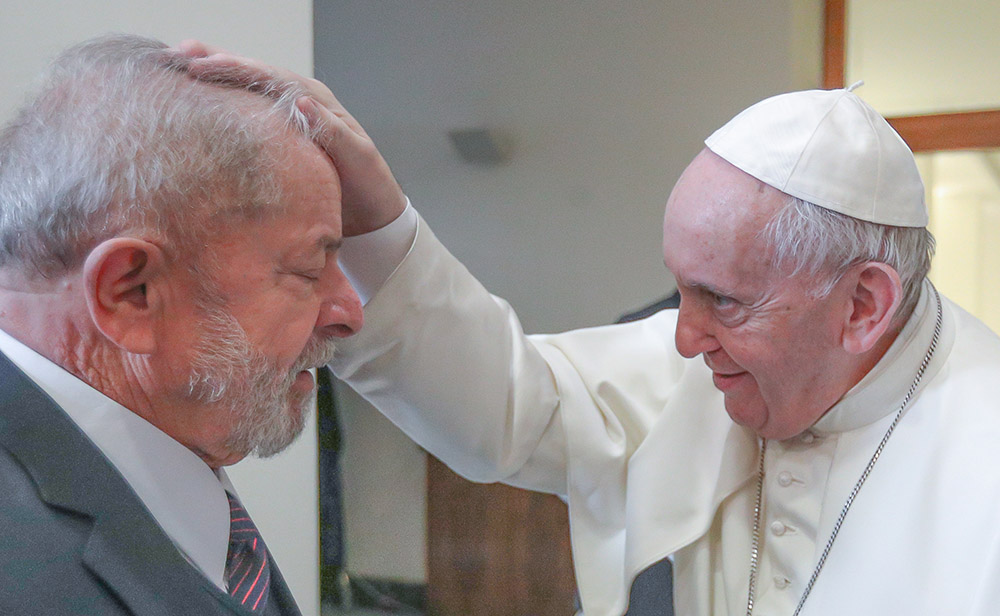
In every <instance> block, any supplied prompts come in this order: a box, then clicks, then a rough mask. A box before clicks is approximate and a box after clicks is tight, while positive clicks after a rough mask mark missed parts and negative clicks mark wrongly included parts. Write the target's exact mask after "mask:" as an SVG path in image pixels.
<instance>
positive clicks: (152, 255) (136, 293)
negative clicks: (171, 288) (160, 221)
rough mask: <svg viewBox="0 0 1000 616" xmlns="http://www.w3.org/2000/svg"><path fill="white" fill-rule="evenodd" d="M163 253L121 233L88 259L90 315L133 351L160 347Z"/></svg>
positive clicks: (86, 275)
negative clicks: (157, 328) (158, 338)
mask: <svg viewBox="0 0 1000 616" xmlns="http://www.w3.org/2000/svg"><path fill="white" fill-rule="evenodd" d="M164 265H165V262H164V257H163V252H162V251H161V250H160V249H159V248H158V247H157V246H156V245H155V244H152V243H150V242H147V241H145V240H140V239H136V238H131V237H116V238H113V239H110V240H105V241H104V242H101V243H100V244H99V245H98V246H97V247H96V248H94V250H92V251H91V252H90V254H89V255H88V256H87V260H86V261H85V262H84V264H83V284H84V286H85V293H86V297H87V308H88V310H89V311H90V318H91V319H92V320H93V322H94V324H95V325H96V326H97V329H99V330H100V331H101V333H102V334H104V336H105V337H106V338H107V339H108V340H110V341H111V342H112V343H114V344H115V345H117V346H119V347H121V348H122V349H125V350H126V351H129V352H131V353H151V352H152V351H153V350H155V348H156V336H155V331H156V319H157V317H158V316H160V313H161V311H162V305H161V303H162V295H161V294H160V293H159V292H157V291H158V289H156V287H157V286H158V285H159V284H160V283H161V282H162V279H163V276H164V274H165V267H164Z"/></svg>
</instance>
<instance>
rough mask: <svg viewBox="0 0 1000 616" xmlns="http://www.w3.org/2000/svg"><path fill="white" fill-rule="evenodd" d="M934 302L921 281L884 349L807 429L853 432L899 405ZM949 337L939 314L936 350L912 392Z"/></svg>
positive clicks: (924, 346) (927, 335)
mask: <svg viewBox="0 0 1000 616" xmlns="http://www.w3.org/2000/svg"><path fill="white" fill-rule="evenodd" d="M939 301H941V302H943V300H942V299H939V298H938V295H937V293H936V291H934V288H933V286H931V283H930V282H929V281H927V280H925V281H924V284H923V287H922V288H921V290H920V299H919V300H918V301H917V305H916V308H914V310H913V314H911V315H910V318H909V319H907V321H906V325H904V326H903V329H902V331H900V332H899V335H898V336H897V337H896V340H895V341H893V343H892V345H891V346H890V347H889V350H888V351H886V353H885V355H883V356H882V358H881V359H880V360H879V361H878V363H877V364H875V367H874V368H872V369H871V370H870V371H869V372H868V374H866V375H865V376H864V378H862V379H861V381H859V382H858V384H857V385H855V386H854V387H852V388H851V389H850V390H849V391H848V392H847V393H846V394H844V396H843V397H842V398H841V399H840V401H839V402H837V404H835V405H834V406H833V407H832V408H831V409H830V410H829V411H827V413H826V414H825V415H823V417H821V418H820V419H819V421H817V422H816V424H815V425H814V426H813V427H812V429H811V431H812V432H815V433H817V434H825V433H836V432H847V431H849V430H855V429H857V428H861V427H863V426H867V425H869V424H872V423H875V422H876V421H878V420H879V419H882V418H883V417H886V416H887V415H889V414H890V413H894V412H896V411H897V410H898V409H899V405H900V403H902V401H903V397H904V396H906V392H907V391H908V390H909V389H910V386H911V385H912V384H913V380H914V379H915V378H916V376H917V371H918V370H919V369H920V364H921V363H922V362H923V361H924V358H925V357H926V356H927V351H928V349H929V348H930V345H931V340H932V339H933V337H934V326H935V323H936V322H937V310H938V302H939ZM945 308H946V306H942V310H944V309H945ZM953 340H954V327H953V325H952V322H951V315H950V314H949V313H947V312H945V314H944V315H943V317H942V331H941V334H940V336H939V339H938V346H937V350H936V351H935V352H934V356H933V357H932V359H931V362H930V363H929V364H928V365H927V368H926V369H925V371H924V375H923V377H922V378H921V379H920V383H919V385H918V388H917V390H916V391H914V396H916V395H917V394H918V393H919V391H920V390H922V389H923V388H924V387H925V386H926V385H927V383H929V382H930V381H931V379H933V378H934V375H935V374H937V372H938V370H940V369H941V366H942V365H944V361H945V359H946V358H947V357H948V353H949V351H950V350H951V343H952V341H953Z"/></svg>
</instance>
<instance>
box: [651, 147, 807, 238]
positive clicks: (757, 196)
mask: <svg viewBox="0 0 1000 616" xmlns="http://www.w3.org/2000/svg"><path fill="white" fill-rule="evenodd" d="M788 199H789V197H788V195H786V194H784V193H782V192H781V191H779V190H778V189H776V188H774V187H772V186H769V185H767V184H765V183H764V182H761V181H760V180H758V179H757V178H755V177H753V176H751V175H749V174H747V173H745V172H744V171H741V170H740V169H738V168H736V167H734V166H733V165H731V164H730V163H728V162H726V161H725V160H723V159H722V158H720V157H719V156H717V155H716V154H714V153H712V152H711V151H710V150H708V149H705V150H703V151H702V152H701V153H700V154H699V155H698V156H697V157H696V158H695V159H694V161H692V163H691V164H690V165H689V166H688V168H687V169H686V170H685V171H684V173H683V174H682V175H681V178H680V179H679V180H678V181H677V184H676V185H675V187H674V190H673V191H672V192H671V195H670V199H669V200H668V202H667V208H666V213H665V216H664V231H665V232H667V231H670V230H671V228H676V229H678V230H681V229H683V230H684V232H692V231H700V230H704V231H716V232H724V233H728V234H735V235H737V236H748V235H754V234H756V233H757V232H759V231H760V230H761V229H762V228H763V227H764V225H766V224H767V222H768V221H769V220H771V218H773V217H774V215H775V214H776V213H777V212H778V211H779V210H780V209H781V208H782V207H783V206H785V205H786V204H787V203H788Z"/></svg>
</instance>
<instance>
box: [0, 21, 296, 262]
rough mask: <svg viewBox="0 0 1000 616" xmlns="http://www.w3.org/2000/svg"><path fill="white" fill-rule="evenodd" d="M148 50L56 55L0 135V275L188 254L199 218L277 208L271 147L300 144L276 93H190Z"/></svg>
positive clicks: (118, 47)
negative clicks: (126, 242)
mask: <svg viewBox="0 0 1000 616" xmlns="http://www.w3.org/2000/svg"><path fill="white" fill-rule="evenodd" d="M188 62H189V60H188V59H187V58H185V57H183V56H181V55H179V54H178V53H177V52H175V51H172V50H169V49H167V47H166V45H164V44H163V43H161V42H159V41H155V40H151V39H144V38H140V37H136V36H129V35H111V36H106V37H101V38H98V39H94V40H91V41H87V42H84V43H81V44H79V45H77V46H75V47H72V48H70V49H68V50H66V51H65V52H63V53H62V54H61V55H60V56H59V57H58V58H57V59H56V60H55V61H54V62H53V64H52V66H51V68H50V70H49V71H48V73H47V74H46V75H45V76H44V79H43V81H42V85H41V88H40V91H39V93H38V94H37V95H36V96H35V97H34V98H33V99H31V100H29V101H28V102H27V103H26V104H25V105H24V106H23V107H22V108H21V110H20V111H19V112H18V114H17V115H16V117H15V118H14V120H13V121H11V122H10V123H9V124H8V125H7V126H6V127H4V129H3V130H2V132H0V267H7V266H13V267H19V268H22V269H24V270H26V271H27V272H36V273H37V274H38V275H41V276H45V277H51V276H56V275H59V274H61V273H65V272H67V271H71V270H72V269H73V268H75V267H77V266H79V265H80V264H81V263H82V261H83V260H84V259H85V258H86V255H87V254H88V253H89V252H90V250H91V249H93V247H94V246H96V245H97V244H98V243H100V242H101V241H103V240H105V239H108V238H111V237H115V236H116V235H119V234H122V233H142V232H146V233H151V234H154V235H156V236H159V237H163V238H166V239H173V240H175V241H176V242H177V243H178V244H179V245H180V246H187V247H192V246H193V245H197V244H199V243H200V242H202V241H203V239H204V235H205V234H206V232H207V231H208V227H209V222H210V221H211V220H212V217H213V216H219V215H229V214H232V213H235V212H240V213H243V214H245V215H259V214H260V213H261V212H264V211H268V210H269V209H273V208H274V207H275V204H276V203H280V202H281V199H280V186H279V183H278V181H277V179H276V175H275V172H276V171H277V170H278V169H279V168H280V166H281V162H282V161H281V160H280V159H281V158H282V156H281V153H280V151H278V150H277V148H276V147H275V146H272V145H270V144H271V143H274V142H275V141H276V138H277V137H279V136H281V135H282V134H286V133H287V134H293V135H294V134H296V133H299V134H301V135H303V136H304V137H305V138H311V137H312V136H313V135H312V134H311V132H310V131H311V129H310V127H309V123H308V121H307V120H306V118H305V117H304V116H303V114H302V113H301V112H300V111H299V110H298V109H297V107H296V106H295V100H296V98H298V97H299V96H301V95H302V94H303V92H302V91H301V90H300V89H298V88H297V87H296V86H295V85H293V84H290V83H283V84H282V83H271V84H254V85H255V86H256V87H255V88H254V89H255V90H258V91H260V93H263V94H264V95H265V96H259V95H258V94H252V95H251V94H246V93H243V92H240V91H239V90H234V89H231V88H225V87H220V86H218V85H214V84H210V83H205V82H199V81H197V80H195V79H193V78H192V77H190V76H189V75H187V74H186V72H185V67H186V65H187V63H188Z"/></svg>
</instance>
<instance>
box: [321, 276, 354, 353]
mask: <svg viewBox="0 0 1000 616" xmlns="http://www.w3.org/2000/svg"><path fill="white" fill-rule="evenodd" d="M332 269H335V270H336V272H335V273H333V274H332V275H331V276H330V278H331V280H330V282H329V283H328V286H327V289H328V290H327V291H326V293H325V297H324V298H323V303H322V304H321V305H320V310H319V317H318V319H317V322H316V327H318V328H321V329H323V330H325V331H326V332H327V333H329V334H330V335H333V336H336V337H338V338H347V337H348V336H353V335H354V334H356V333H358V331H359V330H360V329H361V326H362V325H364V322H365V318H364V313H363V310H362V307H361V298H359V297H358V294H357V292H355V290H354V287H352V286H351V283H350V282H349V281H348V280H347V277H346V276H344V273H343V272H342V271H341V270H340V268H339V267H334V268H332Z"/></svg>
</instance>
